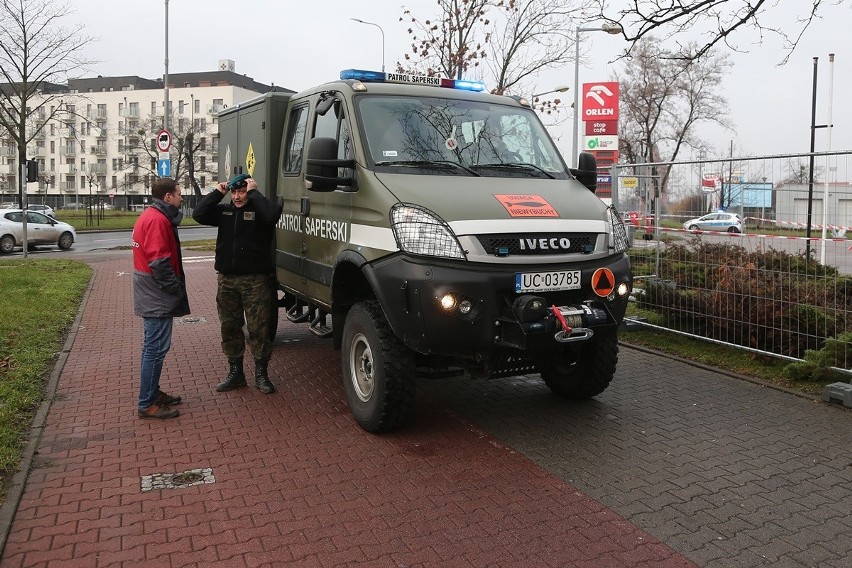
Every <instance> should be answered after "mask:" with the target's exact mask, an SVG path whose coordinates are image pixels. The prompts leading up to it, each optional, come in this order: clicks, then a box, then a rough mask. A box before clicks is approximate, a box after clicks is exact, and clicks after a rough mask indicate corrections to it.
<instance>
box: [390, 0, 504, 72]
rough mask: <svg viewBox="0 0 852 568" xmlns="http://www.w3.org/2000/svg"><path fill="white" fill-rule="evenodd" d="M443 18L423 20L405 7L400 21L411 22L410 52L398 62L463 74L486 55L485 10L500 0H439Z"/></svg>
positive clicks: (488, 23) (487, 39) (400, 64)
mask: <svg viewBox="0 0 852 568" xmlns="http://www.w3.org/2000/svg"><path fill="white" fill-rule="evenodd" d="M437 4H438V9H439V13H440V19H438V20H433V19H427V20H421V19H420V18H417V17H415V16H413V15H412V14H411V11H410V10H405V11H404V12H403V15H402V17H401V18H400V19H399V21H401V22H408V23H409V24H410V27H409V28H408V33H409V35H411V39H412V43H411V52H412V53H411V55H409V54H406V55H405V59H406V62H405V63H404V64H403V63H397V67H398V68H399V69H400V70H401V71H404V70H405V69H407V68H411V67H415V68H418V69H421V70H422V71H423V72H425V73H426V74H428V75H443V76H445V77H456V78H461V76H462V74H463V73H464V72H465V71H467V70H468V69H470V68H471V67H478V66H479V63H480V61H481V60H482V59H483V58H484V57H485V50H484V44H486V43H488V41H489V40H490V33H489V31H488V30H487V28H488V26H489V25H490V21H489V20H488V19H487V18H486V12H487V11H488V10H489V9H490V8H492V7H494V6H495V5H497V4H502V1H501V0H437Z"/></svg>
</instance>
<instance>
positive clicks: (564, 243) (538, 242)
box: [518, 237, 571, 251]
mask: <svg viewBox="0 0 852 568" xmlns="http://www.w3.org/2000/svg"><path fill="white" fill-rule="evenodd" d="M518 242H519V243H520V245H521V250H557V251H559V250H568V249H570V248H571V239H569V238H567V237H561V238H555V237H554V238H552V239H520V240H519V241H518Z"/></svg>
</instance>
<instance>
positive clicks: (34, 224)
mask: <svg viewBox="0 0 852 568" xmlns="http://www.w3.org/2000/svg"><path fill="white" fill-rule="evenodd" d="M24 214H26V216H27V245H56V246H58V247H59V248H60V249H62V250H67V249H69V248H71V245H73V244H74V241H75V240H77V232H76V231H75V230H74V227H72V226H71V225H69V224H68V223H63V222H62V221H57V220H56V219H54V218H53V217H48V216H47V215H44V214H42V213H38V212H37V211H26V212H24V211H22V210H21V209H6V210H3V211H2V212H1V213H0V253H2V254H9V253H11V252H12V251H13V250H15V247H22V246H24V223H23V216H24Z"/></svg>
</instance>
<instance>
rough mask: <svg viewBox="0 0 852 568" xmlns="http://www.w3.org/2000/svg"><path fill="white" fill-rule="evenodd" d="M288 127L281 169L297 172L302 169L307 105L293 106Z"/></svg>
mask: <svg viewBox="0 0 852 568" xmlns="http://www.w3.org/2000/svg"><path fill="white" fill-rule="evenodd" d="M289 124H290V128H289V129H288V130H287V138H286V140H285V142H284V148H285V150H284V163H283V164H281V169H282V171H283V172H284V173H285V174H291V175H292V174H298V173H299V171H300V170H301V169H302V153H303V150H304V148H305V132H306V130H307V124H308V107H307V106H300V107H297V108H294V109H293V110H292V111H291V113H290V121H289Z"/></svg>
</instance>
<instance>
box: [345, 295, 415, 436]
mask: <svg viewBox="0 0 852 568" xmlns="http://www.w3.org/2000/svg"><path fill="white" fill-rule="evenodd" d="M414 371H415V365H414V356H413V353H412V352H411V350H410V349H408V348H407V347H406V346H405V345H403V344H402V342H401V341H399V339H397V337H396V336H395V335H394V334H393V332H392V331H391V329H390V325H388V322H387V319H386V318H385V316H384V314H383V313H382V308H381V306H379V304H378V302H375V301H368V302H360V303H358V304H355V305H354V306H352V308H350V310H349V312H348V313H347V314H346V322H345V323H344V325H343V344H342V348H341V374H342V375H343V386H344V388H345V389H346V397H347V399H348V400H349V408H350V410H351V411H352V416H353V417H354V418H355V421H356V422H357V423H358V425H359V426H361V428H363V429H364V430H366V431H368V432H373V433H380V432H390V431H391V430H395V429H397V428H399V427H401V426H403V425H404V424H405V423H406V422H408V420H409V419H410V418H411V415H412V413H413V411H414V401H415V398H416V387H417V385H416V382H415V378H414V377H415V375H414Z"/></svg>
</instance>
